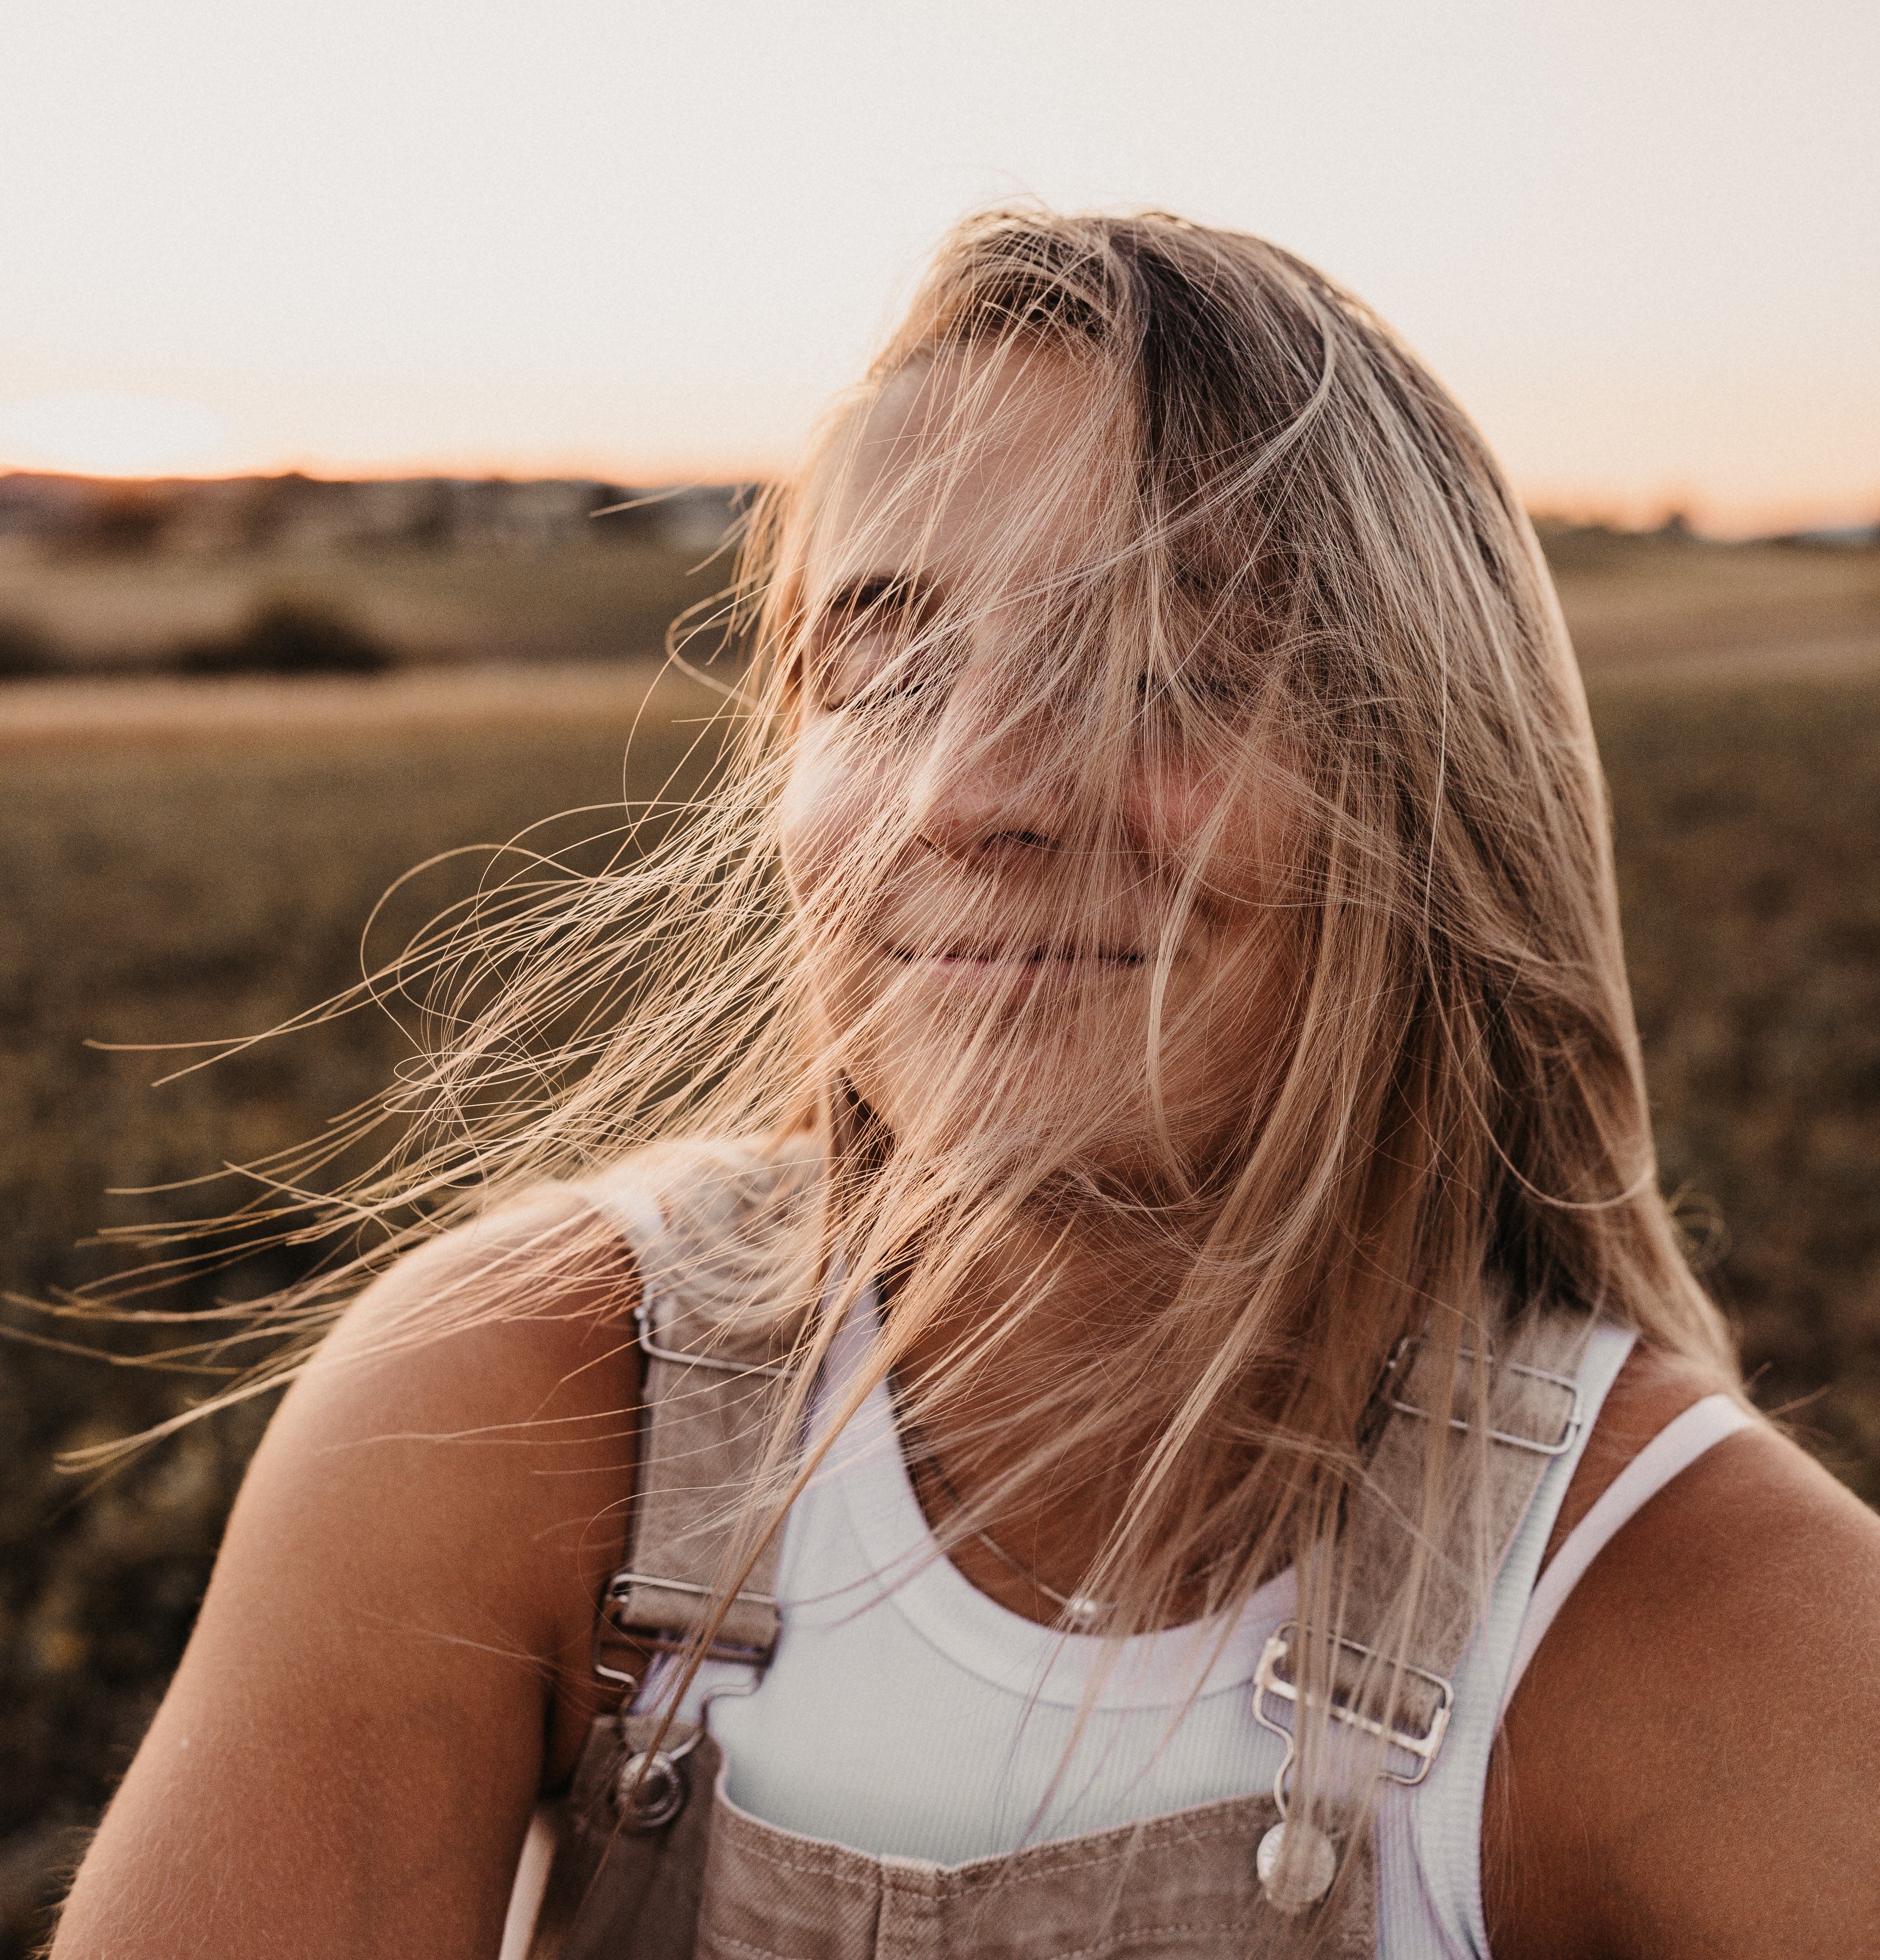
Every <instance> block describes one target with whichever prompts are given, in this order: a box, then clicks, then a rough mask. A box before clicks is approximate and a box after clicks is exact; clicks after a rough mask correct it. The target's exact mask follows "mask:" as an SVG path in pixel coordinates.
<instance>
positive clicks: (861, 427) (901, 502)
mask: <svg viewBox="0 0 1880 1960" xmlns="http://www.w3.org/2000/svg"><path fill="white" fill-rule="evenodd" d="M1116 420H1117V418H1115V417H1114V415H1107V414H1106V413H1105V412H1104V406H1103V403H1102V401H1101V396H1100V393H1099V391H1098V389H1097V388H1096V387H1095V385H1094V383H1093V382H1092V380H1091V378H1090V377H1089V376H1088V374H1085V373H1084V372H1082V371H1080V370H1079V368H1077V367H1076V366H1075V365H1074V364H1073V363H1072V361H1071V360H1070V359H1069V358H1068V357H1067V356H1066V355H1062V354H1058V353H1056V352H1051V351H1050V350H1047V349H1041V348H1012V347H1007V348H1000V349H997V350H993V351H990V352H951V353H948V355H945V356H943V357H942V358H938V359H936V360H933V361H922V362H921V363H919V364H917V365H916V366H913V367H911V368H904V369H903V370H902V371H900V373H899V374H896V375H895V376H894V377H892V378H891V379H890V380H888V381H887V383H886V384H885V385H884V387H882V388H881V390H880V392H879V393H878V394H876V395H875V396H874V398H873V399H872V400H871V402H870V403H868V405H867V406H866V407H865V409H863V410H862V411H861V412H859V414H858V415H857V418H856V421H855V422H854V424H853V425H852V428H851V429H850V430H849V432H848V436H847V440H846V441H845V442H843V444H840V445H839V453H838V455H837V457H836V464H835V468H834V470H833V478H832V480H830V482H828V483H827V487H826V488H825V490H824V492H823V495H822V499H821V508H820V509H819V510H818V511H817V516H816V520H815V523H814V529H813V530H812V532H811V546H810V553H809V561H808V565H806V567H805V571H806V573H807V580H806V584H807V587H808V594H807V596H808V597H809V598H810V600H811V603H812V604H813V603H814V601H815V599H816V598H817V596H819V595H820V594H821V593H826V592H827V591H828V590H830V589H831V588H832V587H835V586H836V585H838V584H846V583H847V582H848V581H852V580H853V579H854V578H857V577H858V576H862V575H866V574H873V573H891V574H906V573H908V572H910V571H919V573H921V574H922V575H923V576H925V577H926V578H930V579H932V580H934V581H936V582H938V583H939V584H943V585H945V584H960V583H962V582H970V583H972V584H987V583H990V584H998V585H1005V584H1009V583H1010V582H1012V581H1014V580H1018V581H1023V582H1026V583H1029V582H1031V581H1033V580H1034V579H1036V578H1038V577H1040V576H1047V577H1048V576H1049V574H1050V573H1051V572H1052V571H1063V570H1066V569H1068V568H1070V567H1072V566H1073V565H1076V564H1078V563H1079V562H1089V560H1090V559H1091V558H1092V557H1094V556H1095V555H1096V554H1097V552H1098V550H1099V549H1100V540H1101V533H1103V532H1104V530H1105V529H1106V528H1107V520H1108V519H1109V518H1110V517H1111V516H1113V515H1114V511H1115V508H1116V506H1117V490H1118V489H1119V488H1120V479H1121V477H1122V475H1123V473H1122V471H1121V470H1120V468H1119V460H1120V454H1121V445H1120V441H1119V434H1120V431H1119V430H1118V429H1117V426H1116Z"/></svg>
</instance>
